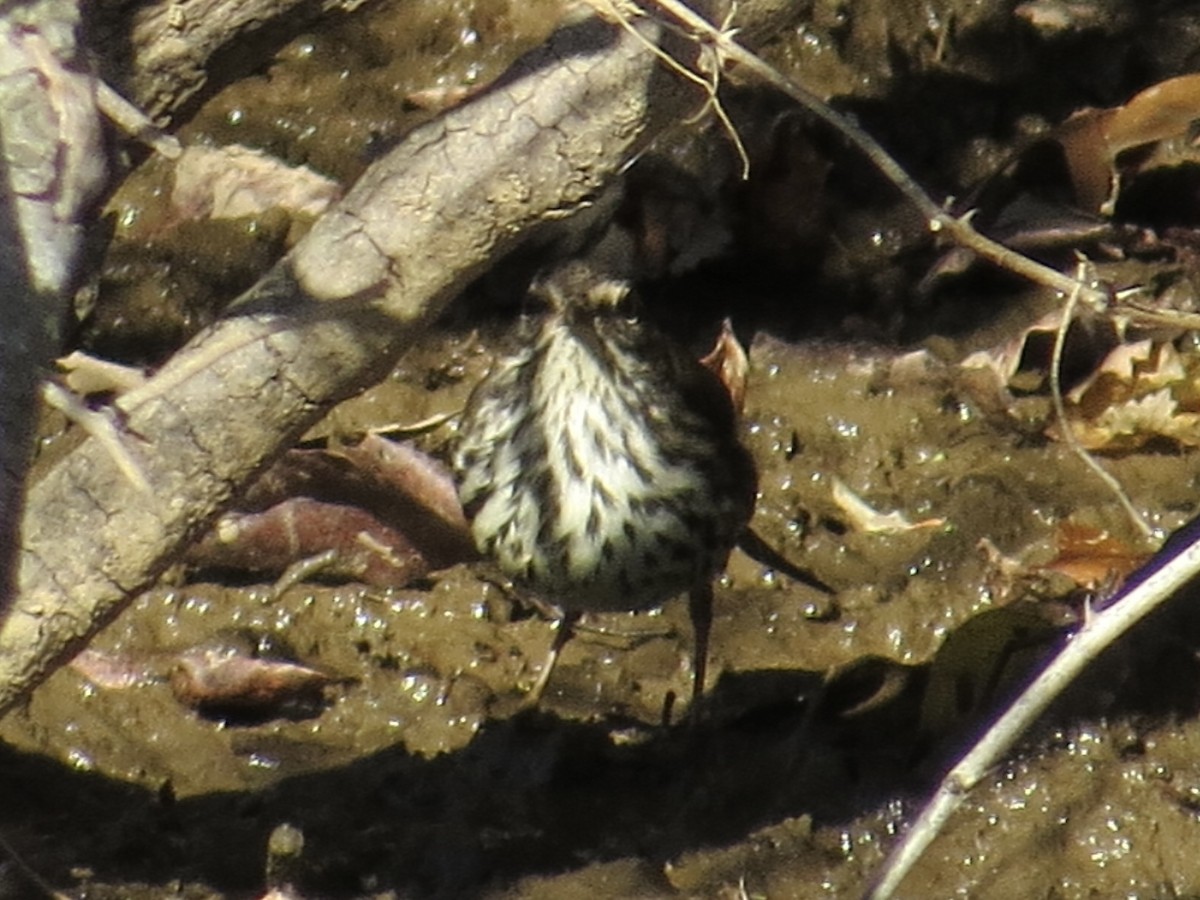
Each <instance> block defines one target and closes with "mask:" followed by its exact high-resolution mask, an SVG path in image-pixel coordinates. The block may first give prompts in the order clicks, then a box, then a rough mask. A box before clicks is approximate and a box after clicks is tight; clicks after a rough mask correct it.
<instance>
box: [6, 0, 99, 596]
mask: <svg viewBox="0 0 1200 900" xmlns="http://www.w3.org/2000/svg"><path fill="white" fill-rule="evenodd" d="M78 19H79V13H78V10H77V9H76V7H75V4H74V3H73V2H71V0H38V2H33V3H27V4H20V5H16V6H13V5H8V6H6V7H4V8H2V9H0V286H2V289H0V313H2V315H3V322H4V328H3V330H2V331H0V611H2V610H3V609H5V607H6V606H7V605H8V603H9V599H10V596H11V593H12V592H13V590H14V582H15V581H16V575H15V548H16V544H17V540H18V537H17V532H18V527H17V526H18V525H19V523H20V511H21V505H22V501H23V498H24V494H25V475H26V470H27V467H28V464H29V460H30V456H31V452H32V449H33V439H34V430H35V427H36V423H37V418H38V404H39V396H40V395H39V389H40V386H41V382H42V379H43V378H44V377H45V375H46V372H47V371H48V370H49V368H50V366H51V364H52V360H53V359H54V357H55V356H57V355H58V352H59V335H60V332H61V326H62V321H63V318H64V316H65V314H66V312H67V309H68V306H69V300H70V292H71V288H72V284H73V283H74V279H75V277H76V264H77V259H78V256H79V250H80V243H81V240H82V237H83V226H82V224H81V222H82V219H83V218H84V216H85V215H86V211H87V210H88V208H89V206H90V204H91V200H92V198H93V197H94V195H95V193H96V191H97V190H98V189H99V188H100V186H101V185H102V184H103V182H104V180H105V178H106V177H107V171H106V164H105V156H104V153H103V151H102V149H101V146H100V125H99V114H98V113H97V111H96V105H95V96H94V91H93V82H92V80H91V78H90V76H89V75H88V74H87V72H86V70H85V69H84V67H82V66H81V65H80V60H79V58H78V56H79V54H78V53H77V47H76V41H75V31H76V26H77V24H78Z"/></svg>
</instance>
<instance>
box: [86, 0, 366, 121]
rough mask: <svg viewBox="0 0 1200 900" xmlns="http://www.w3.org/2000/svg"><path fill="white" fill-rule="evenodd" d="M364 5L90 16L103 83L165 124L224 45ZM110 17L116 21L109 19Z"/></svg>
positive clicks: (248, 0)
mask: <svg viewBox="0 0 1200 900" xmlns="http://www.w3.org/2000/svg"><path fill="white" fill-rule="evenodd" d="M364 2H365V0H237V2H230V0H199V2H196V0H191V2H189V3H186V4H184V3H179V2H178V0H163V2H158V3H148V4H142V5H137V6H136V7H135V8H134V9H133V11H132V12H131V13H130V14H129V15H128V17H127V18H126V17H124V16H120V15H114V13H113V10H112V9H108V10H93V11H91V15H92V16H93V17H94V18H97V19H101V20H104V21H102V22H97V23H93V27H94V28H95V30H96V34H95V43H96V45H97V46H106V47H110V48H120V50H119V51H110V52H107V53H105V54H104V64H105V71H104V73H103V74H104V77H105V78H106V79H107V80H109V81H111V82H112V83H114V84H116V85H119V86H120V90H121V91H122V93H124V94H125V95H126V96H128V97H129V98H130V99H131V100H133V101H134V102H135V103H136V104H137V105H138V106H140V107H141V108H142V109H143V110H145V111H146V112H147V113H148V114H149V115H150V117H151V118H155V119H158V120H160V121H164V120H166V119H167V118H169V116H170V114H171V113H173V112H174V111H175V110H177V109H178V108H179V107H180V106H182V105H183V104H184V103H185V102H187V100H188V99H190V98H191V97H192V96H193V95H194V94H195V93H196V92H197V91H200V90H202V89H203V88H204V86H205V84H206V82H207V80H208V72H207V71H206V66H207V65H208V63H209V60H210V59H211V58H212V56H213V54H215V53H217V52H218V51H219V50H221V49H222V48H223V47H225V46H226V45H227V44H229V43H230V42H231V41H234V40H236V39H238V38H240V37H242V36H245V35H248V34H252V33H254V32H257V31H260V30H262V29H263V28H265V27H268V26H269V25H270V24H271V23H278V22H286V25H287V27H288V28H290V29H295V28H298V27H300V26H301V25H303V24H306V23H308V22H310V21H312V20H314V19H316V18H317V17H318V16H319V15H320V14H321V13H323V12H329V11H331V10H343V11H347V12H348V11H350V10H353V9H355V8H357V7H358V6H360V5H362V3H364ZM109 18H112V19H115V21H108V19H109Z"/></svg>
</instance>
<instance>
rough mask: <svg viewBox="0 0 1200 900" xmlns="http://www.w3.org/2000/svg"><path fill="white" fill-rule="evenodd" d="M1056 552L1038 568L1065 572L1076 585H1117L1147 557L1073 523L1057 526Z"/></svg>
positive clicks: (1101, 532) (1087, 586) (1110, 538)
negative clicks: (1050, 559)
mask: <svg viewBox="0 0 1200 900" xmlns="http://www.w3.org/2000/svg"><path fill="white" fill-rule="evenodd" d="M1057 544H1058V555H1057V556H1056V557H1055V558H1054V559H1053V560H1052V561H1051V562H1049V563H1047V564H1046V565H1044V566H1042V567H1041V568H1042V569H1043V570H1045V571H1049V572H1058V573H1059V574H1062V575H1066V576H1067V577H1068V578H1070V579H1071V580H1072V581H1074V582H1075V583H1076V584H1077V585H1079V586H1080V587H1084V588H1088V589H1090V590H1094V589H1096V588H1099V587H1117V586H1119V585H1120V583H1121V582H1123V581H1124V580H1125V579H1126V578H1127V577H1128V576H1129V574H1130V573H1131V572H1134V571H1136V570H1137V569H1139V568H1141V566H1142V565H1143V564H1144V563H1145V562H1146V561H1147V560H1148V559H1149V558H1150V557H1151V555H1152V554H1150V553H1143V552H1140V551H1138V550H1137V549H1135V548H1134V547H1132V546H1130V545H1129V544H1127V543H1125V542H1124V541H1120V540H1117V539H1116V538H1114V537H1111V536H1110V535H1109V533H1108V532H1107V531H1103V530H1101V529H1099V528H1093V527H1091V526H1088V525H1079V524H1076V523H1074V522H1063V523H1061V524H1060V525H1059V526H1058V534H1057Z"/></svg>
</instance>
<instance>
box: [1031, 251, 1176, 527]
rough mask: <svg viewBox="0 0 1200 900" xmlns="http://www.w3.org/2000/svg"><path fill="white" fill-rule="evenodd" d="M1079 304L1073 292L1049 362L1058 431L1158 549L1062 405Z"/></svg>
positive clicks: (1123, 490)
mask: <svg viewBox="0 0 1200 900" xmlns="http://www.w3.org/2000/svg"><path fill="white" fill-rule="evenodd" d="M1077 271H1078V279H1079V280H1078V283H1079V284H1083V283H1084V282H1083V279H1084V274H1083V273H1084V263H1080V264H1079V269H1078V270H1077ZM1078 302H1079V292H1078V291H1071V293H1070V294H1069V295H1068V296H1067V302H1066V304H1065V305H1064V307H1063V312H1062V321H1061V322H1059V325H1058V330H1057V331H1056V332H1055V333H1054V352H1053V354H1052V355H1051V358H1050V396H1051V398H1052V399H1053V401H1054V415H1055V417H1056V418H1057V419H1058V427H1059V429H1060V430H1061V431H1062V438H1063V443H1065V444H1066V445H1067V448H1068V449H1070V450H1071V452H1072V453H1074V454H1075V455H1076V456H1078V457H1079V459H1080V460H1082V461H1083V464H1084V465H1085V466H1087V467H1088V468H1089V469H1090V470H1091V471H1092V472H1093V474H1095V476H1096V477H1097V478H1099V479H1100V480H1101V481H1103V482H1104V484H1105V486H1106V487H1107V488H1108V489H1109V490H1110V491H1112V493H1113V495H1114V496H1115V497H1116V498H1117V502H1118V503H1120V504H1121V508H1122V509H1123V510H1125V513H1126V515H1128V516H1129V518H1130V520H1132V522H1133V524H1134V527H1135V528H1137V529H1138V531H1140V532H1141V533H1142V535H1143V536H1144V537H1146V538H1149V539H1150V540H1151V541H1154V543H1155V546H1157V545H1158V544H1159V543H1160V542H1161V541H1162V535H1161V534H1157V533H1155V530H1154V529H1153V528H1151V527H1150V525H1149V523H1148V522H1147V521H1146V520H1145V519H1144V518H1143V517H1142V515H1141V513H1139V512H1138V511H1137V509H1136V508H1135V507H1134V505H1133V502H1132V501H1131V500H1130V499H1129V495H1128V494H1127V493H1125V489H1124V488H1123V487H1122V486H1121V482H1119V481H1117V479H1116V478H1114V477H1113V475H1112V473H1111V472H1109V471H1108V470H1107V469H1105V468H1104V467H1103V466H1101V465H1100V463H1099V462H1097V461H1096V458H1095V457H1094V456H1092V454H1091V453H1089V452H1088V451H1087V449H1086V448H1085V447H1084V446H1083V444H1081V443H1079V438H1078V437H1076V436H1075V429H1074V428H1072V427H1071V422H1070V420H1069V419H1068V418H1067V408H1066V405H1065V404H1064V403H1063V394H1062V358H1063V349H1064V348H1065V347H1066V344H1067V331H1068V330H1069V329H1070V327H1071V322H1072V321H1073V320H1074V318H1075V307H1076V306H1077V305H1078Z"/></svg>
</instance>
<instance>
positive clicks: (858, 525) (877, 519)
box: [833, 478, 946, 534]
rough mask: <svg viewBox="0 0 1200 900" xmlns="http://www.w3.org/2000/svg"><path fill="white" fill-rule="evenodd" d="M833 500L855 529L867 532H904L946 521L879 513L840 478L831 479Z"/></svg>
mask: <svg viewBox="0 0 1200 900" xmlns="http://www.w3.org/2000/svg"><path fill="white" fill-rule="evenodd" d="M833 502H834V503H836V504H837V505H838V509H840V510H841V511H842V512H843V513H845V515H846V518H847V519H848V520H849V521H850V524H851V525H853V526H854V528H855V529H857V530H858V531H865V532H867V533H868V534H904V533H906V532H909V531H917V530H919V529H923V528H938V527H940V526H941V525H943V524H944V523H945V521H946V520H945V519H941V518H937V519H923V520H922V521H920V522H910V521H909V520H908V517H907V516H905V515H904V513H902V512H899V511H896V512H890V513H881V512H879V511H877V510H875V509H874V508H872V507H871V506H869V505H868V504H867V502H866V501H865V500H863V499H862V498H861V497H859V496H858V495H857V494H855V493H854V492H853V491H852V490H850V488H848V487H847V486H846V484H845V482H843V481H842V480H841V479H840V478H834V479H833Z"/></svg>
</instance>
